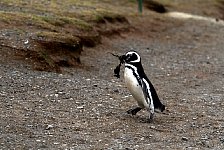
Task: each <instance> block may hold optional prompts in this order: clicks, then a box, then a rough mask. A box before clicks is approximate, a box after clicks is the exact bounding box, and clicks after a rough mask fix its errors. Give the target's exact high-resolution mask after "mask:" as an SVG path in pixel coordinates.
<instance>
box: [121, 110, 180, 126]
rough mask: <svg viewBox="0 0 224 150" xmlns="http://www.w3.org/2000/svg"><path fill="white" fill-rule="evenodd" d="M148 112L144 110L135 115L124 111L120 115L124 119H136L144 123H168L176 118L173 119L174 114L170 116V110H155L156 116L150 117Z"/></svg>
mask: <svg viewBox="0 0 224 150" xmlns="http://www.w3.org/2000/svg"><path fill="white" fill-rule="evenodd" d="M147 114H148V112H147V111H146V110H143V111H141V112H139V113H137V114H135V115H132V114H129V113H128V112H123V113H122V115H121V116H120V117H121V118H122V120H128V121H134V122H135V123H143V124H166V123H167V122H170V123H171V122H175V121H177V120H176V119H173V116H170V111H169V110H165V111H164V112H160V111H157V110H156V111H155V114H154V118H153V119H152V120H150V119H149V116H148V115H147Z"/></svg>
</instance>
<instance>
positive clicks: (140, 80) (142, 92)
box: [119, 51, 165, 122]
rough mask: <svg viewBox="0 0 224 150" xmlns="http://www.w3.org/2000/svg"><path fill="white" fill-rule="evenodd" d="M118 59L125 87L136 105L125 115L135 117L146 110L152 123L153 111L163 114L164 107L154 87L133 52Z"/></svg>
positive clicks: (139, 59) (138, 58)
mask: <svg viewBox="0 0 224 150" xmlns="http://www.w3.org/2000/svg"><path fill="white" fill-rule="evenodd" d="M119 59H120V61H121V63H124V65H125V70H124V81H125V85H126V87H127V89H128V90H129V91H130V93H131V95H132V96H133V97H134V99H135V100H136V101H137V104H138V107H136V108H133V109H130V110H128V111H127V113H128V114H132V115H136V114H137V112H139V111H140V110H142V109H143V108H146V110H147V111H148V112H149V122H151V121H153V116H154V112H155V109H159V110H160V111H161V112H163V111H164V110H165V105H163V104H162V103H161V101H160V99H159V97H158V95H157V93H156V90H155V88H154V86H153V85H152V83H151V82H150V80H149V79H148V77H147V76H146V74H145V72H144V69H143V67H142V64H141V57H140V55H139V54H138V53H137V52H135V51H129V52H127V53H126V54H125V55H122V56H120V57H119Z"/></svg>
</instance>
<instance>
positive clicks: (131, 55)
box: [120, 51, 141, 64]
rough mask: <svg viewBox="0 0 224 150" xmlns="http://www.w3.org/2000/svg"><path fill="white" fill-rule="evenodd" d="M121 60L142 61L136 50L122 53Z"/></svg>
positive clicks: (131, 62)
mask: <svg viewBox="0 0 224 150" xmlns="http://www.w3.org/2000/svg"><path fill="white" fill-rule="evenodd" d="M120 60H121V62H125V63H129V64H133V63H141V57H140V56H139V54H138V53H137V52H135V51H129V52H127V53H126V54H125V55H122V56H121V58H120Z"/></svg>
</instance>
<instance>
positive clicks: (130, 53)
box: [126, 51, 141, 63]
mask: <svg viewBox="0 0 224 150" xmlns="http://www.w3.org/2000/svg"><path fill="white" fill-rule="evenodd" d="M133 54H136V56H137V59H136V60H133V61H130V62H131V63H137V62H140V61H141V57H140V56H139V54H138V53H136V52H134V51H130V52H127V53H126V56H127V55H133Z"/></svg>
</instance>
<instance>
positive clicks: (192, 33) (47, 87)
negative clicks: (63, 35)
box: [0, 5, 224, 150]
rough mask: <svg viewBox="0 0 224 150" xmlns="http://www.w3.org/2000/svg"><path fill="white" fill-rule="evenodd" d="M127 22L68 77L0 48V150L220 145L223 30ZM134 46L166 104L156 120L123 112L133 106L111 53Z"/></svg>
mask: <svg viewBox="0 0 224 150" xmlns="http://www.w3.org/2000/svg"><path fill="white" fill-rule="evenodd" d="M193 6H195V5H192V10H194V11H193V12H194V13H195V14H197V15H203V14H204V15H208V16H210V17H215V16H216V14H217V15H218V11H217V10H216V8H215V7H214V8H213V7H212V9H211V10H209V12H210V13H204V12H206V10H207V7H206V5H205V6H204V5H203V7H202V8H201V9H200V10H195V8H194V7H193ZM207 6H208V5H207ZM190 8H191V7H190V6H189V7H188V8H187V9H186V10H187V11H186V12H190ZM171 9H172V10H173V9H174V8H171ZM183 11H184V10H183ZM211 12H212V13H211ZM210 14H211V15H210ZM127 19H128V21H129V23H130V25H131V26H132V27H131V28H130V29H129V30H128V32H127V31H125V32H124V31H121V32H119V33H118V34H113V35H112V36H104V37H103V38H102V41H101V44H98V45H96V46H95V47H92V48H89V47H84V48H83V51H82V53H81V56H80V61H81V64H80V65H78V67H65V66H63V67H62V68H61V69H62V73H55V72H45V71H37V70H33V66H32V63H27V61H25V60H21V56H19V55H15V54H13V51H16V52H17V50H18V49H12V48H11V47H4V46H1V47H0V48H1V53H0V57H1V60H0V89H1V90H0V104H1V106H0V112H1V113H0V120H1V122H0V133H1V134H0V149H68V150H72V149H83V150H84V149H124V150H125V149H126V150H132V149H145V150H148V149H216V150H217V149H220V150H221V149H224V119H223V116H224V101H223V100H224V86H223V85H224V51H223V47H224V42H223V41H224V26H223V25H221V24H218V23H217V24H216V23H211V22H208V21H203V20H194V19H187V20H185V19H176V18H171V17H169V16H167V15H166V14H157V13H155V12H152V11H149V10H144V14H143V15H142V16H138V17H130V16H129V17H127ZM1 31H2V30H1ZM3 33H5V32H1V35H0V36H1V37H3V36H8V38H9V39H10V38H11V39H12V38H13V37H10V33H9V34H8V35H3ZM4 42H5V41H4ZM23 42H26V41H23ZM129 50H135V51H137V52H138V53H139V54H140V55H141V57H142V64H143V67H144V69H145V72H146V74H147V75H148V77H149V79H150V80H151V82H152V83H153V84H154V86H155V88H156V90H157V91H158V95H159V97H160V99H161V101H162V102H163V103H164V104H165V105H166V111H165V112H164V113H156V114H155V118H154V122H153V123H148V122H147V119H148V113H147V112H146V111H145V110H144V111H141V112H139V113H138V114H137V115H136V116H130V115H128V114H127V113H126V111H127V110H128V109H130V108H132V107H134V106H136V102H135V101H134V99H133V98H132V96H131V95H130V93H129V92H128V90H127V89H126V88H125V85H124V81H123V77H121V78H120V79H116V78H115V77H114V76H113V69H114V68H115V67H116V65H118V63H119V62H118V60H117V59H116V58H115V57H113V56H111V54H109V53H108V52H113V53H115V54H124V53H125V52H127V51H129ZM10 56H12V57H10ZM123 69H124V68H123V67H122V72H121V76H122V75H123Z"/></svg>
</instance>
